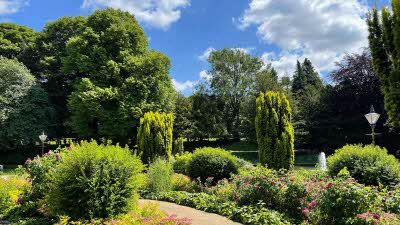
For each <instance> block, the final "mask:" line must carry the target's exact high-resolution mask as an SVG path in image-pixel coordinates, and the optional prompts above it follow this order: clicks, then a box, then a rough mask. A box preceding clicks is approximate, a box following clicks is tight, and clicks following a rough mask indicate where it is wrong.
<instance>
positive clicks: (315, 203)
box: [308, 201, 317, 209]
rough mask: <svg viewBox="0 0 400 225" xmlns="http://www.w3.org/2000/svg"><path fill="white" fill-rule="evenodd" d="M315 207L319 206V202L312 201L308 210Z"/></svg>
mask: <svg viewBox="0 0 400 225" xmlns="http://www.w3.org/2000/svg"><path fill="white" fill-rule="evenodd" d="M315 206H317V202H316V201H312V202H310V204H308V208H310V209H313V208H315Z"/></svg>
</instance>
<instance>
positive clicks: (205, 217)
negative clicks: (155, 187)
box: [139, 199, 240, 225]
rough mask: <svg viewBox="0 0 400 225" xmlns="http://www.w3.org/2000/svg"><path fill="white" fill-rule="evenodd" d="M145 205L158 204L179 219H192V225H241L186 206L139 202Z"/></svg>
mask: <svg viewBox="0 0 400 225" xmlns="http://www.w3.org/2000/svg"><path fill="white" fill-rule="evenodd" d="M145 203H157V204H158V208H159V209H160V210H162V211H164V212H166V213H168V214H170V215H171V214H175V215H177V216H178V217H179V218H184V217H186V218H188V219H192V225H240V223H236V222H233V221H231V220H229V219H227V218H225V217H223V216H220V215H217V214H213V213H206V212H203V211H200V210H197V209H193V208H189V207H186V206H181V205H177V204H174V203H169V202H161V201H154V200H144V199H140V200H139V206H142V205H144V204H145Z"/></svg>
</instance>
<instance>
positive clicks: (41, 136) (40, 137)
mask: <svg viewBox="0 0 400 225" xmlns="http://www.w3.org/2000/svg"><path fill="white" fill-rule="evenodd" d="M39 139H40V140H41V141H42V156H43V155H44V142H45V141H46V139H47V135H45V134H44V131H43V132H42V134H41V135H40V136H39Z"/></svg>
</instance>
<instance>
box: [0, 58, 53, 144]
mask: <svg viewBox="0 0 400 225" xmlns="http://www.w3.org/2000/svg"><path fill="white" fill-rule="evenodd" d="M51 114H52V109H51V108H50V107H49V104H48V99H47V94H46V93H45V92H44V91H43V89H41V88H40V86H39V84H38V83H37V82H36V79H35V78H34V77H33V76H32V75H31V74H30V73H29V71H28V69H27V68H26V67H25V66H24V65H23V64H21V63H19V62H18V61H16V60H12V59H6V58H1V57H0V149H2V150H14V149H16V148H18V147H21V146H24V145H32V144H34V142H35V141H36V140H37V135H38V134H40V132H42V130H47V129H48V127H49V125H50V123H51Z"/></svg>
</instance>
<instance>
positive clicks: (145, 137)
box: [137, 112, 173, 162]
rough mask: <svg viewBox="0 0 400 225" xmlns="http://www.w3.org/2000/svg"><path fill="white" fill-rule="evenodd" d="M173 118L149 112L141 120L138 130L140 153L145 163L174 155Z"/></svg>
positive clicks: (165, 114)
mask: <svg viewBox="0 0 400 225" xmlns="http://www.w3.org/2000/svg"><path fill="white" fill-rule="evenodd" d="M172 129H173V116H172V114H167V113H157V112H148V113H146V114H144V117H143V118H141V119H140V127H139V129H138V137H137V140H138V151H139V154H141V157H142V160H143V162H152V161H153V160H154V159H156V157H158V156H161V157H167V158H170V157H171V154H172V147H173V138H172Z"/></svg>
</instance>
